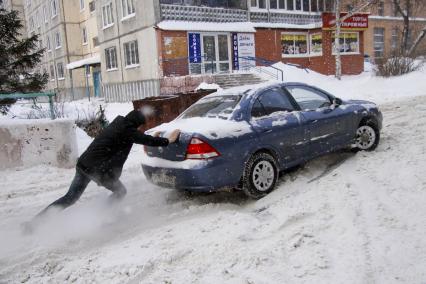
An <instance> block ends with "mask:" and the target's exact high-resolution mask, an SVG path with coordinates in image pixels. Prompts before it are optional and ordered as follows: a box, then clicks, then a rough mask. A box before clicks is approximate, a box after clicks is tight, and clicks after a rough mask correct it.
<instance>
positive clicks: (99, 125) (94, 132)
mask: <svg viewBox="0 0 426 284" xmlns="http://www.w3.org/2000/svg"><path fill="white" fill-rule="evenodd" d="M75 123H76V124H77V126H78V127H80V128H81V129H83V130H84V131H85V132H86V133H87V135H89V136H90V137H92V138H95V137H96V136H98V135H99V133H100V132H101V131H102V129H104V128H105V127H106V126H107V125H108V123H109V122H108V120H107V118H106V116H105V108H103V107H102V106H101V105H100V106H99V110H98V111H95V110H94V109H92V108H89V109H88V111H83V112H81V113H80V112H78V118H77V119H76V122H75Z"/></svg>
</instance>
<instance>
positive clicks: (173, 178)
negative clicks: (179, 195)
mask: <svg viewBox="0 0 426 284" xmlns="http://www.w3.org/2000/svg"><path fill="white" fill-rule="evenodd" d="M177 165H178V164H177ZM142 169H143V172H144V174H145V176H146V178H147V179H148V180H149V181H150V182H151V183H153V184H156V185H159V186H162V187H167V188H173V189H178V190H187V191H193V192H213V191H218V190H220V189H223V188H229V187H235V186H237V185H238V182H239V180H240V178H241V176H242V170H237V169H236V168H235V165H232V163H228V162H225V161H224V160H223V159H221V158H217V159H213V160H211V161H208V162H206V163H204V164H202V166H198V167H195V168H190V169H184V168H177V167H176V168H165V167H155V166H153V165H146V164H142Z"/></svg>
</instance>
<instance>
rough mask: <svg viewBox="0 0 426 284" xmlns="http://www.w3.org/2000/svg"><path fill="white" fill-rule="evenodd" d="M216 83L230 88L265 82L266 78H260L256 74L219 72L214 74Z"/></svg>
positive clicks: (224, 87)
mask: <svg viewBox="0 0 426 284" xmlns="http://www.w3.org/2000/svg"><path fill="white" fill-rule="evenodd" d="M214 78H215V83H216V84H218V85H219V86H220V87H221V88H223V89H229V88H232V87H238V86H244V85H253V84H259V83H263V82H265V80H264V79H262V78H260V77H259V76H257V75H256V74H252V73H246V74H219V75H214Z"/></svg>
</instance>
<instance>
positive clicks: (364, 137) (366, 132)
mask: <svg viewBox="0 0 426 284" xmlns="http://www.w3.org/2000/svg"><path fill="white" fill-rule="evenodd" d="M379 142H380V130H379V127H378V126H377V123H376V122H374V120H371V119H369V120H366V121H364V122H362V123H361V124H360V125H359V126H358V128H357V130H356V133H355V143H354V148H353V150H354V151H355V152H358V151H367V152H371V151H374V150H375V149H376V148H377V146H379Z"/></svg>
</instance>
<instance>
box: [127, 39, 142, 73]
mask: <svg viewBox="0 0 426 284" xmlns="http://www.w3.org/2000/svg"><path fill="white" fill-rule="evenodd" d="M124 58H125V59H126V67H134V66H138V65H139V51H138V41H136V40H134V41H131V42H126V43H125V44H124Z"/></svg>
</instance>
